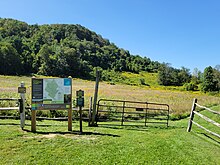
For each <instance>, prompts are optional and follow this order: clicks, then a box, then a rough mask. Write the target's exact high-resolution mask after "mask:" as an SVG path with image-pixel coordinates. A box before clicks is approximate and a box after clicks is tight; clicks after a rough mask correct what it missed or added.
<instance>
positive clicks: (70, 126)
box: [68, 106, 73, 131]
mask: <svg viewBox="0 0 220 165" xmlns="http://www.w3.org/2000/svg"><path fill="white" fill-rule="evenodd" d="M72 116H73V112H72V106H71V108H70V109H69V110H68V131H72V118H73V117H72Z"/></svg>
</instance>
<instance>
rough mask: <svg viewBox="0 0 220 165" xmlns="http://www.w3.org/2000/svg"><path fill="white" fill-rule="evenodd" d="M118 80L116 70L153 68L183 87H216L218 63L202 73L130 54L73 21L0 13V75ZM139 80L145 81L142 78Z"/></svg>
mask: <svg viewBox="0 0 220 165" xmlns="http://www.w3.org/2000/svg"><path fill="white" fill-rule="evenodd" d="M96 69H99V70H101V71H102V80H105V81H113V80H114V81H123V80H124V77H120V74H118V73H120V72H123V71H125V72H132V73H139V72H142V71H146V72H151V73H158V83H159V84H160V85H165V86H169V85H174V86H182V85H184V86H185V89H186V90H198V89H199V88H200V90H203V91H219V89H220V66H219V65H217V66H216V68H212V67H207V68H206V69H205V70H204V74H203V73H202V72H201V71H198V70H195V71H194V73H193V74H191V73H190V71H189V69H187V68H185V67H182V68H181V69H176V68H173V67H171V66H170V65H169V64H166V63H162V64H161V63H159V62H157V61H152V60H150V59H149V58H147V57H141V56H140V55H132V54H130V52H129V51H128V50H124V49H123V48H119V47H117V46H116V45H115V44H114V43H111V42H110V41H109V40H108V39H104V38H103V37H102V36H101V35H98V34H96V33H95V32H93V31H91V30H89V29H87V28H85V27H83V26H81V25H78V24H76V25H74V24H51V25H49V24H46V25H37V24H35V25H28V24H27V23H25V22H22V21H18V20H14V19H6V18H0V74H2V75H32V74H40V75H46V76H59V77H67V76H72V77H74V78H85V79H94V77H95V74H94V73H95V70H96ZM141 84H145V83H144V81H143V79H142V80H141Z"/></svg>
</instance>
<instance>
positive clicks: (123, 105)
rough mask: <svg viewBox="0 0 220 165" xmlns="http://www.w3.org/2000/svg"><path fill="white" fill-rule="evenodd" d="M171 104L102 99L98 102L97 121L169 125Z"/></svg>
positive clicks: (122, 123) (121, 123)
mask: <svg viewBox="0 0 220 165" xmlns="http://www.w3.org/2000/svg"><path fill="white" fill-rule="evenodd" d="M168 120H169V105H167V104H158V103H148V102H136V101H122V100H107V99H100V100H99V101H98V104H97V116H96V122H99V123H98V124H99V125H100V124H102V123H103V122H111V124H117V125H119V124H120V125H134V124H135V125H140V126H141V125H142V126H143V125H144V126H148V125H150V124H166V126H167V127H168Z"/></svg>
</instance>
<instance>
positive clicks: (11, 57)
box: [0, 42, 23, 75]
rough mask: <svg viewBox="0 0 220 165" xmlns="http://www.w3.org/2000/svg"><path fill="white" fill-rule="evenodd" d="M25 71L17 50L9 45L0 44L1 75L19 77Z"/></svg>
mask: <svg viewBox="0 0 220 165" xmlns="http://www.w3.org/2000/svg"><path fill="white" fill-rule="evenodd" d="M22 71H23V68H22V65H21V60H20V57H19V54H18V52H17V51H16V49H15V48H14V47H13V46H12V45H11V44H9V43H4V42H0V74H4V75H19V74H21V73H22Z"/></svg>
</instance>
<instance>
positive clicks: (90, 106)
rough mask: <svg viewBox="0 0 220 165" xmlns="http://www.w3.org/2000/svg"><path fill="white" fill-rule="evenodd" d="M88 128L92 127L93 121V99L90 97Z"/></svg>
mask: <svg viewBox="0 0 220 165" xmlns="http://www.w3.org/2000/svg"><path fill="white" fill-rule="evenodd" d="M88 118H89V120H88V126H90V125H91V121H92V97H90V100H89V114H88Z"/></svg>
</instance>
